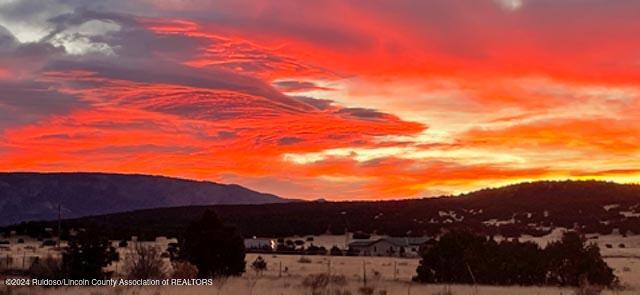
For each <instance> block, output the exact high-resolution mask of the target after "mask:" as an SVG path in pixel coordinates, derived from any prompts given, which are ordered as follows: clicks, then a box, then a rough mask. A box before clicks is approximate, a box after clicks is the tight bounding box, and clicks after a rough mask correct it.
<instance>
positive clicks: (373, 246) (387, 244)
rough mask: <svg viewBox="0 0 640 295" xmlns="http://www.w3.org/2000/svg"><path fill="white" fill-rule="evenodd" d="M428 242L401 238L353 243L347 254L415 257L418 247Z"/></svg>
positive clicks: (423, 238)
mask: <svg viewBox="0 0 640 295" xmlns="http://www.w3.org/2000/svg"><path fill="white" fill-rule="evenodd" d="M428 240H429V238H426V237H419V238H413V237H403V238H382V239H377V240H361V241H354V242H352V243H350V244H349V252H350V253H354V254H356V255H360V256H403V257H415V256H418V255H419V252H420V245H422V244H424V243H425V242H427V241H428Z"/></svg>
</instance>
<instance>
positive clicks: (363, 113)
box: [337, 108, 385, 119]
mask: <svg viewBox="0 0 640 295" xmlns="http://www.w3.org/2000/svg"><path fill="white" fill-rule="evenodd" d="M337 113H338V114H342V115H349V116H352V117H356V118H360V119H381V118H384V116H385V114H384V113H382V112H379V111H377V110H374V109H367V108H343V109H340V110H339V111H337Z"/></svg>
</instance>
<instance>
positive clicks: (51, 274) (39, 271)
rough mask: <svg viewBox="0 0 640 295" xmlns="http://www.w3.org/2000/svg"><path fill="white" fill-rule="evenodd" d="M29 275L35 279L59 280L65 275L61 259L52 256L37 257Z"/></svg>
mask: <svg viewBox="0 0 640 295" xmlns="http://www.w3.org/2000/svg"><path fill="white" fill-rule="evenodd" d="M29 275H30V276H31V277H32V278H34V279H52V280H58V279H63V278H64V277H65V273H64V271H63V270H62V264H61V261H60V260H59V259H54V258H53V257H51V256H47V257H46V258H45V259H40V258H39V257H36V259H35V260H34V261H33V263H32V264H31V266H30V267H29Z"/></svg>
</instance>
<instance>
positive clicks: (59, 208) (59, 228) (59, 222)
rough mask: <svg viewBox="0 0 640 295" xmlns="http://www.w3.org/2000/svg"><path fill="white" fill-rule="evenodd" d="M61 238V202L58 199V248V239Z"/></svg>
mask: <svg viewBox="0 0 640 295" xmlns="http://www.w3.org/2000/svg"><path fill="white" fill-rule="evenodd" d="M61 239H62V204H61V203H60V201H58V249H60V240H61Z"/></svg>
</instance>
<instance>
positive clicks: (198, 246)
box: [183, 211, 245, 278]
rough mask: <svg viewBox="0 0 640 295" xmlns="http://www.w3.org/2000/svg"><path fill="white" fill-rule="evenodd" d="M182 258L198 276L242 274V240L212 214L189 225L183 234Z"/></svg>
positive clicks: (243, 256)
mask: <svg viewBox="0 0 640 295" xmlns="http://www.w3.org/2000/svg"><path fill="white" fill-rule="evenodd" d="M183 250H184V256H185V258H186V259H187V260H188V261H189V262H191V263H192V264H193V265H195V266H196V267H197V268H198V277H200V278H208V277H218V276H236V275H240V274H242V273H243V272H244V271H245V261H244V258H245V249H244V240H243V239H242V237H241V236H240V235H239V234H238V233H237V232H236V230H235V228H233V227H230V226H225V225H224V224H223V223H222V222H221V221H220V220H219V219H218V217H217V216H216V214H215V213H213V212H212V211H206V212H205V213H204V215H203V216H202V218H200V219H199V220H197V221H195V222H193V223H191V224H190V225H189V227H188V228H187V231H186V233H185V235H184V249H183Z"/></svg>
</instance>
